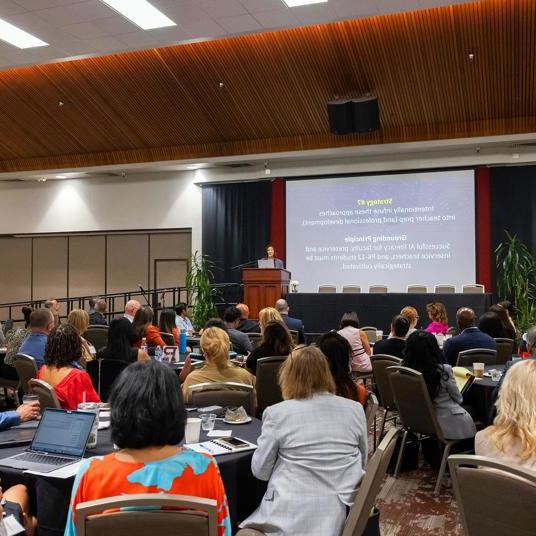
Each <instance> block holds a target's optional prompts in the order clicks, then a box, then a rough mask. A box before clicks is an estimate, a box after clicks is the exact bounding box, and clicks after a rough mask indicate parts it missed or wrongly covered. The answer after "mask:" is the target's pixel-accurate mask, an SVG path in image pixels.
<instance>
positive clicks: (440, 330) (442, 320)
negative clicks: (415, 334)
mask: <svg viewBox="0 0 536 536" xmlns="http://www.w3.org/2000/svg"><path fill="white" fill-rule="evenodd" d="M426 312H427V313H428V318H429V319H430V323H429V324H428V326H426V329H425V331H427V332H428V333H433V334H434V335H435V334H440V335H446V334H447V331H448V330H449V319H448V317H447V310H446V309H445V306H444V305H443V304H442V303H439V302H433V303H429V304H428V305H427V306H426Z"/></svg>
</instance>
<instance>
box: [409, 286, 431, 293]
mask: <svg viewBox="0 0 536 536" xmlns="http://www.w3.org/2000/svg"><path fill="white" fill-rule="evenodd" d="M406 291H407V293H408V294H427V293H428V287H427V286H426V285H408V286H407V288H406Z"/></svg>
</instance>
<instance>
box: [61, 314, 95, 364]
mask: <svg viewBox="0 0 536 536" xmlns="http://www.w3.org/2000/svg"><path fill="white" fill-rule="evenodd" d="M67 324H69V325H70V326H73V328H74V329H75V330H76V332H77V333H78V335H80V340H81V342H82V357H81V358H80V364H81V365H82V366H83V367H85V366H86V363H87V362H88V361H91V360H93V355H92V353H91V351H90V349H89V343H88V342H87V341H86V339H84V337H83V335H84V333H85V332H86V331H87V328H88V327H89V315H88V314H87V312H86V311H84V310H83V309H73V310H72V311H71V312H70V313H69V316H68V317H67Z"/></svg>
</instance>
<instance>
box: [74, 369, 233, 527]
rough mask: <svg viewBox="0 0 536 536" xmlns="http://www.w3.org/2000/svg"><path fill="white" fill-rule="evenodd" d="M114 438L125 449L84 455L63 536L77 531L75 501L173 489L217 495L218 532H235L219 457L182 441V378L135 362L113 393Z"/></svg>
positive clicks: (173, 491)
mask: <svg viewBox="0 0 536 536" xmlns="http://www.w3.org/2000/svg"><path fill="white" fill-rule="evenodd" d="M110 404H111V406H112V416H111V426H112V440H113V442H114V443H115V444H116V445H117V446H118V447H119V448H120V449H121V450H119V451H118V452H115V453H112V454H108V455H107V456H104V457H95V458H91V459H89V460H84V461H83V462H82V466H81V467H80V469H79V471H78V475H77V477H76V479H75V482H74V486H73V493H72V497H71V504H70V507H69V516H68V518H67V526H66V527H65V536H75V535H76V530H75V515H76V506H77V505H78V504H80V503H82V502H86V501H93V500H96V499H103V498H106V497H115V496H118V495H125V494H136V493H169V494H172V495H190V496H194V497H203V498H206V499H215V500H216V503H217V508H218V536H231V520H230V517H229V510H228V507H227V498H226V496H225V490H224V488H223V482H222V480H221V476H220V472H219V470H218V466H217V465H216V462H215V460H214V459H213V458H212V457H211V456H209V455H205V454H200V453H198V452H194V451H192V450H187V449H183V448H181V447H179V446H177V445H178V443H180V442H181V441H182V439H183V437H184V428H185V422H186V411H185V409H184V404H183V401H182V396H181V390H180V385H179V380H178V379H177V376H176V375H175V373H174V372H173V371H172V370H171V369H170V368H169V367H167V366H165V365H163V364H161V363H158V362H155V361H150V362H148V363H141V362H138V363H134V364H132V365H130V366H129V367H127V368H126V369H125V370H124V371H123V372H122V373H121V375H120V376H119V378H118V380H117V381H116V383H115V385H114V388H113V390H112V393H111V396H110Z"/></svg>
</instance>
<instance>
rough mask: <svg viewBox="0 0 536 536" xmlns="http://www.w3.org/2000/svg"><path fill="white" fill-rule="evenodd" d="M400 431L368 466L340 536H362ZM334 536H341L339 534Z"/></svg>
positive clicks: (248, 534) (244, 532) (250, 532)
mask: <svg viewBox="0 0 536 536" xmlns="http://www.w3.org/2000/svg"><path fill="white" fill-rule="evenodd" d="M397 433H398V430H395V429H394V428H393V429H392V430H389V432H388V433H387V435H386V436H385V437H384V439H383V441H382V442H381V443H380V445H379V446H378V448H377V449H376V452H375V453H374V455H373V456H372V458H371V459H370V461H369V462H368V464H367V466H366V468H365V469H366V472H365V476H364V477H363V479H362V480H361V482H359V489H358V491H357V494H356V496H355V499H354V504H353V506H352V508H351V509H350V512H349V513H348V517H347V518H346V522H345V524H344V527H343V530H342V534H341V535H340V536H361V535H362V534H363V532H364V530H365V527H366V526H367V522H368V519H369V516H370V513H371V512H372V510H373V508H374V503H375V501H376V497H377V496H378V493H379V492H380V488H381V486H382V482H383V479H384V477H385V472H386V471H387V467H388V466H389V462H390V461H391V458H392V456H393V452H394V450H395V446H396V435H397ZM236 536H266V535H265V534H264V532H261V531H259V530H255V529H241V530H239V531H238V532H237V533H236ZM334 536H339V535H338V534H336V535H334Z"/></svg>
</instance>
